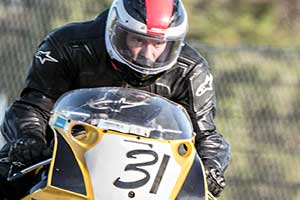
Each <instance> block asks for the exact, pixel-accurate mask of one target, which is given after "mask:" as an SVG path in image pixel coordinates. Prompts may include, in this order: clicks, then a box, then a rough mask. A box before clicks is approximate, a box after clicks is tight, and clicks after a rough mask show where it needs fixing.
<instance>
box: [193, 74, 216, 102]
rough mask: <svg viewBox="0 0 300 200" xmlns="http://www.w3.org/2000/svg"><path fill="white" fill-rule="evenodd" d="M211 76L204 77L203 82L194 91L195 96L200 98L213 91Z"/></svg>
mask: <svg viewBox="0 0 300 200" xmlns="http://www.w3.org/2000/svg"><path fill="white" fill-rule="evenodd" d="M212 83H213V76H212V75H211V74H207V75H206V77H205V80H204V82H203V83H202V84H201V85H199V87H198V88H197V90H196V96H198V97H199V96H201V95H203V94H204V93H205V92H207V91H210V90H213V86H212Z"/></svg>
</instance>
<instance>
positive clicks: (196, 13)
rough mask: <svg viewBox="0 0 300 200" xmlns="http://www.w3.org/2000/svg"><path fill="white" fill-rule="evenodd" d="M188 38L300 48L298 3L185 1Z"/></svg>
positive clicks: (284, 0)
mask: <svg viewBox="0 0 300 200" xmlns="http://www.w3.org/2000/svg"><path fill="white" fill-rule="evenodd" d="M184 2H185V4H186V7H187V10H188V15H189V20H190V32H189V35H188V36H189V38H191V39H195V40H197V41H201V42H204V43H209V44H224V45H227V46H228V45H230V46H236V45H247V46H249V45H250V46H257V45H264V46H276V47H295V46H297V47H299V46H300V37H299V33H300V20H299V19H300V1H298V0H277V1H271V0H214V1H210V0H184Z"/></svg>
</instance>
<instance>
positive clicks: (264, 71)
mask: <svg viewBox="0 0 300 200" xmlns="http://www.w3.org/2000/svg"><path fill="white" fill-rule="evenodd" d="M90 2H91V3H85V1H83V0H76V1H75V0H74V1H72V3H70V1H68V0H60V1H59V0H52V1H46V0H24V1H21V0H3V1H1V2H0V25H1V26H0V35H1V36H0V42H1V47H0V74H1V79H0V85H1V88H0V94H4V95H5V97H4V96H1V97H0V98H1V99H0V104H1V102H2V104H3V102H4V101H6V100H7V102H9V103H10V102H12V101H13V99H14V98H15V97H17V96H18V94H19V92H20V90H21V87H22V84H23V81H24V77H25V75H26V73H27V70H28V66H29V65H30V62H31V60H32V56H33V53H34V51H35V49H36V47H37V46H38V44H39V42H40V41H41V39H42V38H43V37H44V36H45V34H46V33H47V32H49V31H50V30H51V29H53V27H56V26H58V25H61V24H64V23H66V22H71V21H76V20H82V19H88V18H91V17H94V16H95V15H96V14H97V12H98V10H101V9H103V7H104V5H103V2H102V3H97V2H98V1H96V0H93V1H92V0H91V1H90ZM100 4H101V5H100ZM191 44H193V45H194V46H195V47H196V48H197V49H199V51H200V52H201V53H202V54H203V55H204V56H205V57H206V58H207V60H208V62H209V63H210V66H211V69H212V73H213V75H214V80H215V88H216V94H217V102H218V108H217V109H218V111H217V117H216V124H217V126H218V130H219V131H220V132H221V133H222V134H223V135H224V137H225V138H226V139H227V140H228V142H229V143H230V144H231V152H232V161H231V165H230V167H229V168H228V170H227V172H226V177H227V185H228V186H227V188H226V190H225V192H224V193H223V195H222V197H221V198H220V199H223V200H225V199H243V200H248V199H249V200H253V199H255V200H256V199H259V200H261V199H266V200H267V199H270V200H271V199H272V200H273V199H274V200H275V199H276V200H277V199H278V200H282V199H284V200H285V199H289V200H299V199H300V157H299V153H300V145H299V144H300V134H299V133H298V130H300V123H299V119H300V89H299V88H300V75H299V74H300V66H299V63H300V50H299V49H272V48H226V47H220V46H218V47H217V46H209V45H201V44H198V43H197V42H194V41H193V42H191ZM5 99H6V100H5ZM2 111H3V109H2ZM0 118H1V116H0Z"/></svg>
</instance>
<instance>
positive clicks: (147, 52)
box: [141, 44, 153, 60]
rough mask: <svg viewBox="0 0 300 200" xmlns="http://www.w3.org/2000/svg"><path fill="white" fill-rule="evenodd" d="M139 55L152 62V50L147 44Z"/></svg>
mask: <svg viewBox="0 0 300 200" xmlns="http://www.w3.org/2000/svg"><path fill="white" fill-rule="evenodd" d="M141 55H142V56H144V57H145V58H147V59H150V60H153V49H152V46H151V45H149V44H146V45H145V46H144V47H143V49H142V51H141Z"/></svg>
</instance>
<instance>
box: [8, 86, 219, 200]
mask: <svg viewBox="0 0 300 200" xmlns="http://www.w3.org/2000/svg"><path fill="white" fill-rule="evenodd" d="M49 125H50V127H51V129H52V132H53V135H54V139H53V141H54V142H53V155H52V158H50V159H48V160H45V161H42V162H40V163H37V164H35V165H33V166H30V167H28V168H26V169H23V170H22V171H19V172H17V173H14V174H13V175H12V176H11V177H10V179H11V180H12V179H16V178H18V177H20V176H23V175H24V174H26V173H29V172H32V171H38V172H39V173H36V174H39V175H40V178H39V179H38V181H37V182H36V183H35V185H34V186H33V187H32V188H31V190H30V192H29V193H28V195H27V196H25V197H24V198H22V199H23V200H33V199H35V200H47V199H49V200H50V199H51V200H53V199H56V200H60V199H61V200H65V199H72V200H86V199H92V200H93V199H95V200H100V199H138V200H140V199H147V200H148V199H151V200H152V199H153V200H156V199H157V200H167V199H172V200H173V199H176V200H184V199H188V200H193V199H199V200H208V199H212V200H214V199H215V198H214V197H213V195H212V194H210V193H209V192H208V189H207V183H206V177H205V172H204V167H203V164H202V162H201V159H200V158H199V157H198V154H197V152H196V149H195V147H194V142H195V135H194V133H193V128H192V124H191V120H190V118H189V115H188V114H187V112H186V111H185V109H184V108H183V107H182V106H181V105H179V104H176V103H174V102H172V101H170V100H168V99H165V98H163V97H161V96H158V95H155V94H152V93H148V92H145V91H141V90H136V89H129V88H116V87H102V88H92V89H79V90H74V91H71V92H68V93H66V94H65V95H63V96H62V97H61V98H59V100H58V101H57V103H56V104H55V106H54V109H53V111H52V115H51V118H50V120H49Z"/></svg>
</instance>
